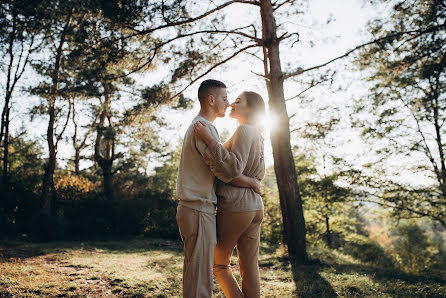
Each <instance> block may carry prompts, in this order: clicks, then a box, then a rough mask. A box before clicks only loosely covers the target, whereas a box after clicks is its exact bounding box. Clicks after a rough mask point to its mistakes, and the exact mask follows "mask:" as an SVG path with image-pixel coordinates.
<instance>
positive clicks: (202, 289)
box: [176, 205, 217, 298]
mask: <svg viewBox="0 0 446 298" xmlns="http://www.w3.org/2000/svg"><path fill="white" fill-rule="evenodd" d="M176 218H177V223H178V228H179V230H180V235H181V239H183V243H184V265H183V297H184V298H198V297H200V298H201V297H206V298H210V297H212V290H213V287H214V283H213V277H212V264H213V258H214V247H215V244H216V243H217V235H216V227H215V225H216V219H215V215H214V214H212V213H204V212H200V211H197V210H194V209H190V208H187V207H185V206H182V205H179V206H178V208H177V216H176Z"/></svg>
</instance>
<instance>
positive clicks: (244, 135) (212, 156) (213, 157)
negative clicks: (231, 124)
mask: <svg viewBox="0 0 446 298" xmlns="http://www.w3.org/2000/svg"><path fill="white" fill-rule="evenodd" d="M252 137H253V136H252V133H250V131H249V128H247V127H246V126H243V125H241V126H239V127H238V128H237V130H236V131H235V133H234V135H233V136H232V138H231V140H232V141H231V142H232V144H231V148H230V151H229V150H227V149H225V148H223V146H222V145H221V144H220V143H219V142H217V141H216V140H213V141H212V142H211V143H210V144H209V146H208V147H207V148H206V150H205V151H204V152H203V158H204V159H205V161H206V163H208V164H209V165H210V167H211V170H212V172H213V173H214V175H215V176H216V177H217V178H219V179H220V180H221V181H223V182H225V183H228V182H230V181H231V180H232V179H234V178H235V177H237V176H239V175H240V174H242V173H243V170H244V169H245V166H246V162H247V161H248V158H249V153H250V150H251V145H252Z"/></svg>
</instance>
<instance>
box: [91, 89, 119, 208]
mask: <svg viewBox="0 0 446 298" xmlns="http://www.w3.org/2000/svg"><path fill="white" fill-rule="evenodd" d="M103 85H104V90H105V102H104V107H103V110H102V112H101V114H100V116H99V123H98V126H97V136H96V142H95V145H94V158H95V161H96V162H97V163H98V165H99V167H100V168H101V170H102V174H103V183H102V187H103V190H104V194H105V196H106V197H107V198H108V199H109V200H113V199H114V191H113V183H112V180H113V172H112V169H113V160H114V158H115V156H114V154H113V151H114V148H113V146H114V144H113V142H112V141H111V140H109V139H106V140H105V148H103V151H104V154H101V147H102V146H103V145H104V138H103V131H104V123H105V118H106V117H107V113H108V111H109V109H110V101H111V97H110V94H109V92H108V90H109V88H108V87H107V84H106V83H104V84H103ZM109 122H110V121H109ZM110 125H111V122H110Z"/></svg>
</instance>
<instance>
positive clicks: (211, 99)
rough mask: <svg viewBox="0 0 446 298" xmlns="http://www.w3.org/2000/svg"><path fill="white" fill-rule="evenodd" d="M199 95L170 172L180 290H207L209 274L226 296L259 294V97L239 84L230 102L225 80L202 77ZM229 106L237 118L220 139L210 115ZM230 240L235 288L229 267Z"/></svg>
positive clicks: (203, 293) (199, 293)
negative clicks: (236, 269) (180, 248)
mask: <svg viewBox="0 0 446 298" xmlns="http://www.w3.org/2000/svg"><path fill="white" fill-rule="evenodd" d="M198 99H199V101H200V107H201V108H200V113H199V114H198V115H197V116H196V117H195V119H194V120H193V121H192V123H191V125H190V126H189V128H188V130H187V132H186V135H185V137H184V140H183V147H182V152H181V159H180V164H179V167H178V179H177V198H178V209H177V215H176V219H177V223H178V227H179V230H180V235H181V238H182V240H183V243H184V265H183V296H184V297H186V298H191V297H212V289H213V277H212V274H214V275H215V277H216V278H217V281H218V283H219V284H220V286H221V288H222V289H223V292H224V294H225V295H226V297H260V276H259V267H258V255H259V242H260V225H261V223H262V219H263V202H262V198H261V197H260V195H259V193H260V181H261V180H262V179H263V177H264V175H265V163H264V157H263V137H262V135H261V129H260V122H261V121H262V120H261V119H262V118H263V116H264V114H265V103H264V101H263V99H262V97H261V96H260V95H259V94H257V93H255V92H249V91H245V92H243V93H242V94H240V95H239V96H238V97H237V99H236V100H235V101H234V102H233V103H232V104H231V105H229V102H228V99H227V92H226V86H225V84H224V83H222V82H220V81H216V80H206V81H203V82H202V83H201V85H200V87H199V89H198ZM229 106H230V107H231V113H230V117H232V118H234V119H236V120H237V121H238V123H239V126H238V128H237V130H236V131H235V133H234V135H233V136H232V137H231V138H230V139H229V140H228V141H227V142H225V143H224V144H220V137H219V135H218V132H217V129H216V128H215V127H214V126H213V125H212V122H213V121H214V120H215V119H216V118H217V117H224V116H225V111H226V109H227V108H228V107H229ZM216 178H217V179H216ZM217 205H218V209H217V208H216V206H217ZM234 247H237V252H238V253H237V254H238V258H239V266H240V275H241V277H242V287H241V288H240V286H239V285H238V283H237V280H236V279H235V278H234V276H233V274H232V271H231V267H230V266H231V265H230V259H231V256H232V252H233V250H234Z"/></svg>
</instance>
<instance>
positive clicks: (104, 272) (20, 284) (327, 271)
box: [0, 238, 446, 298]
mask: <svg viewBox="0 0 446 298" xmlns="http://www.w3.org/2000/svg"><path fill="white" fill-rule="evenodd" d="M310 256H311V257H312V258H314V259H318V261H315V262H313V264H312V265H306V266H299V267H297V268H294V270H293V269H292V268H291V265H290V264H289V263H288V261H287V258H286V257H285V254H284V251H283V249H280V248H279V249H271V248H268V247H262V249H261V252H260V262H259V265H260V270H261V273H260V274H261V290H262V297H282V298H284V297H335V296H341V297H446V276H445V274H443V275H442V276H417V275H409V274H405V273H402V272H399V271H395V270H387V269H385V268H376V267H373V266H372V265H370V264H364V263H361V262H359V261H357V260H355V259H353V258H351V257H349V256H345V255H342V254H339V253H337V252H336V251H331V250H325V249H318V250H315V249H310ZM182 260H183V259H182V246H181V243H177V242H172V241H167V240H149V239H143V238H141V239H140V238H132V239H121V240H108V241H84V242H80V241H76V242H53V243H45V244H37V243H28V242H13V241H6V242H5V241H4V242H3V243H1V244H0V297H13V296H15V297H41V296H47V297H70V296H82V297H181V270H182ZM233 261H234V263H236V257H234V258H233ZM233 270H234V271H235V273H236V277H237V278H238V279H239V280H240V276H239V274H238V267H237V266H234V267H233ZM214 297H224V295H223V293H222V292H221V290H220V287H219V286H218V284H217V283H215V289H214Z"/></svg>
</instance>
